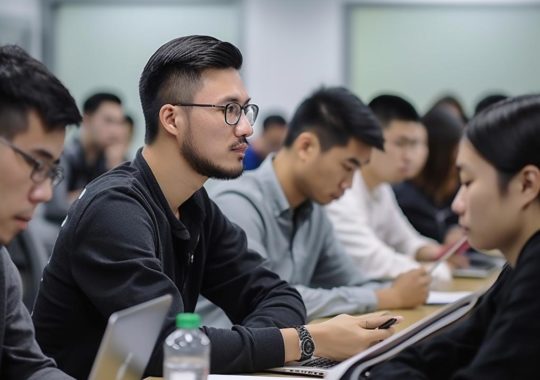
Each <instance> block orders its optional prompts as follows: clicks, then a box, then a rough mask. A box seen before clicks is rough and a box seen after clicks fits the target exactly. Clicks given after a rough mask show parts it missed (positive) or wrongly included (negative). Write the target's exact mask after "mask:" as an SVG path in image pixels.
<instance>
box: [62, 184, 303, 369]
mask: <svg viewBox="0 0 540 380" xmlns="http://www.w3.org/2000/svg"><path fill="white" fill-rule="evenodd" d="M98 197H103V198H106V201H96V202H92V206H91V207H88V209H87V210H86V211H85V212H84V216H83V217H82V218H81V219H80V221H79V223H78V225H77V227H76V232H75V233H74V234H72V235H71V239H70V242H69V246H71V247H73V249H72V253H71V256H70V257H71V259H70V260H71V269H72V273H73V277H74V278H75V279H76V281H77V284H78V286H79V287H80V288H81V289H82V290H83V293H84V294H85V295H86V296H87V297H88V298H89V300H90V301H91V302H92V304H93V305H94V306H95V307H96V308H97V309H98V310H99V311H100V312H101V313H102V315H103V316H104V317H105V318H108V316H109V315H110V314H111V313H112V312H114V311H116V310H120V309H123V308H127V307H129V306H132V305H135V304H138V303H140V302H144V301H147V300H149V299H152V298H154V297H157V296H160V295H163V294H166V293H168V294H172V296H173V305H172V307H171V311H170V312H169V315H168V316H167V319H166V321H165V324H164V327H163V330H162V333H161V335H160V337H159V338H158V341H157V343H156V347H155V349H154V352H153V354H152V357H151V359H150V362H149V364H148V367H147V371H146V375H154V376H160V375H161V373H162V363H163V348H162V346H163V342H164V339H165V337H166V336H167V335H168V334H169V333H171V332H172V331H173V330H174V329H175V325H174V317H175V315H176V313H179V312H182V311H184V310H185V306H184V301H183V297H185V296H186V295H187V293H189V292H190V291H191V290H190V289H185V288H184V285H183V284H181V283H178V282H179V281H180V280H178V279H177V280H176V281H175V280H173V279H172V278H171V277H170V276H169V275H167V274H166V273H165V269H164V268H163V267H162V261H161V260H160V258H158V257H157V254H156V250H157V246H158V245H159V244H160V242H159V238H158V233H159V231H156V228H155V225H154V224H153V221H152V217H151V216H149V215H150V214H149V213H148V210H145V208H144V207H143V206H142V205H141V204H140V203H138V202H136V201H134V199H133V197H132V196H131V195H129V194H125V193H123V192H118V191H115V190H110V191H108V192H107V194H105V195H99V196H98ZM206 212H207V222H205V227H204V231H203V234H202V235H201V236H202V237H201V242H200V243H199V244H200V245H201V247H202V248H201V249H203V251H206V253H205V254H206V255H207V256H206V257H205V260H206V262H205V263H204V265H203V266H202V273H194V274H193V273H190V275H194V276H199V275H200V276H202V284H203V289H204V292H205V295H207V296H208V297H209V298H210V299H211V300H213V301H214V302H216V303H217V304H218V305H221V306H222V307H224V308H225V309H226V310H227V312H228V313H229V314H230V315H234V316H235V317H234V318H235V319H236V320H239V319H242V320H244V322H245V324H246V326H254V327H246V326H243V327H242V326H235V327H234V328H233V329H232V330H220V329H212V328H204V331H205V332H206V333H207V334H208V336H209V338H210V341H211V347H212V348H211V352H212V354H211V371H212V372H217V373H230V372H247V371H250V372H251V371H257V370H261V369H264V368H267V367H271V366H277V365H281V364H283V360H284V351H283V350H284V348H283V341H282V337H281V333H280V332H279V329H278V328H277V327H282V326H292V325H294V324H301V323H304V321H305V309H304V306H303V303H302V301H301V298H300V296H299V295H298V293H297V292H296V291H295V290H293V289H292V288H290V287H289V286H288V285H287V284H286V283H284V282H283V281H281V280H280V279H279V278H278V277H277V276H276V275H275V274H273V273H271V272H269V271H268V270H266V269H264V268H263V267H262V265H261V260H260V259H259V258H258V256H256V255H254V254H249V253H247V250H246V238H245V235H244V233H243V232H242V231H241V230H239V228H237V227H236V226H235V225H233V224H232V223H230V222H229V221H228V220H227V219H226V218H225V217H224V216H223V215H222V214H221V212H220V211H219V209H217V207H215V206H213V204H212V205H208V210H207V211H206ZM126 226H128V228H126ZM205 245H206V246H205ZM210 252H211V253H210ZM171 254H172V253H171ZM175 254H176V253H175Z"/></svg>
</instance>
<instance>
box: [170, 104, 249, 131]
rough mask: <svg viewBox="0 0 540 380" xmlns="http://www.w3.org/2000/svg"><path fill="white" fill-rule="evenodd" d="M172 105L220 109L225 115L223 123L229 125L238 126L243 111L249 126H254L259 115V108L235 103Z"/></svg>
mask: <svg viewBox="0 0 540 380" xmlns="http://www.w3.org/2000/svg"><path fill="white" fill-rule="evenodd" d="M173 105H174V106H181V107H211V108H219V109H222V110H223V113H224V114H225V123H227V124H229V125H236V124H238V122H239V121H240V117H241V116H242V111H244V114H245V115H246V118H247V120H248V122H249V124H250V125H253V124H255V120H257V115H258V114H259V106H258V105H256V104H246V105H245V106H243V107H242V106H241V105H240V104H238V103H235V102H231V103H227V104H225V105H224V106H218V105H215V104H197V103H176V104H173Z"/></svg>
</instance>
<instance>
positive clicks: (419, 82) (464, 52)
mask: <svg viewBox="0 0 540 380" xmlns="http://www.w3.org/2000/svg"><path fill="white" fill-rule="evenodd" d="M349 9H350V12H348V15H349V19H348V22H349V25H350V31H351V34H350V36H351V37H350V40H349V48H350V50H349V52H350V53H349V54H350V60H349V61H348V62H349V65H350V66H349V69H348V70H347V73H348V77H349V80H348V81H347V82H348V83H350V86H351V88H352V89H353V90H354V91H356V93H357V94H359V95H360V96H362V97H364V98H366V99H371V98H373V97H374V96H376V95H377V94H379V93H381V92H392V93H398V94H402V95H406V96H407V97H409V98H411V99H412V100H413V102H414V103H415V104H416V105H417V106H418V108H419V109H420V110H422V111H425V110H427V109H428V107H430V106H431V104H432V103H433V100H434V99H435V98H437V97H439V96H440V95H442V94H445V93H451V94H456V95H458V98H460V99H461V100H462V102H463V103H464V105H465V108H466V109H467V110H468V112H469V114H472V112H473V105H475V104H476V103H477V101H478V100H480V99H481V98H482V97H483V96H485V95H486V93H487V92H503V93H506V94H510V95H511V94H521V93H527V92H535V91H536V92H538V91H540V76H539V75H538V74H537V70H538V68H539V67H540V42H539V37H540V6H538V5H531V4H527V5H523V4H522V5H519V4H517V5H512V6H510V5H509V4H504V5H489V6H486V5H484V6H480V5H477V4H456V5H432V4H427V5H423V4H416V5H413V6H410V5H408V6H405V5H399V4H393V5H355V6H353V7H350V8H349Z"/></svg>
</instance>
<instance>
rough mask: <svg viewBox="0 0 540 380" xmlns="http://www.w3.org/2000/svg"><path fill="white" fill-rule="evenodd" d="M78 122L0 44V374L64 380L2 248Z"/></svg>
mask: <svg viewBox="0 0 540 380" xmlns="http://www.w3.org/2000/svg"><path fill="white" fill-rule="evenodd" d="M80 119H81V116H80V114H79V111H78V110H77V106H76V104H75V101H74V100H73V98H72V97H71V95H70V94H69V92H68V90H67V89H66V88H65V87H64V86H63V85H62V84H61V83H60V82H59V81H58V79H56V78H55V77H54V76H53V75H52V74H51V73H50V72H49V71H48V70H47V69H46V68H45V66H44V65H42V64H41V63H40V62H38V61H36V60H35V59H33V58H31V57H30V56H29V55H28V54H26V52H24V51H23V50H22V49H21V48H19V47H17V46H3V47H0V195H1V196H0V378H1V379H35V380H37V379H39V380H42V379H46V380H52V379H71V377H70V376H68V375H66V374H64V373H62V372H61V371H60V370H58V369H56V366H55V363H54V361H53V360H51V359H49V358H48V357H46V356H45V355H44V354H43V353H42V351H41V349H40V348H39V346H38V344H37V342H36V340H35V337H34V327H33V326H32V320H31V319H30V315H29V313H28V310H27V309H26V307H25V306H24V305H23V302H22V297H21V280H20V277H19V274H18V273H17V269H16V268H15V266H14V265H13V262H12V261H11V259H10V257H9V253H8V252H7V250H6V249H5V248H4V247H5V245H7V244H8V243H9V242H10V241H11V240H12V239H13V237H14V236H15V235H16V234H17V233H19V232H20V231H22V230H24V229H25V228H26V226H27V225H28V222H29V221H30V219H31V218H32V214H33V213H34V210H35V208H36V206H37V205H38V204H39V203H42V202H46V201H47V200H49V199H50V198H51V194H52V186H53V185H55V184H56V183H58V181H59V180H61V179H62V176H61V172H60V171H59V169H58V163H57V162H58V159H59V157H60V153H61V152H62V148H63V145H64V135H65V127H66V125H67V124H75V123H78V122H79V121H80Z"/></svg>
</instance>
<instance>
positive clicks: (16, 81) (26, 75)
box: [0, 45, 81, 140]
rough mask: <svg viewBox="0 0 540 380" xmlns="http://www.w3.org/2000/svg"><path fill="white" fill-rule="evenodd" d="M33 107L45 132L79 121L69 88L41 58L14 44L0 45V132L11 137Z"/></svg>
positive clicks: (20, 129) (23, 127)
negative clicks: (35, 57)
mask: <svg viewBox="0 0 540 380" xmlns="http://www.w3.org/2000/svg"><path fill="white" fill-rule="evenodd" d="M31 111H35V112H36V113H37V115H38V116H39V118H40V119H41V121H42V122H43V124H44V128H45V130H46V131H47V132H50V131H53V130H57V129H58V130H60V129H64V128H65V127H66V125H71V124H79V123H80V121H81V115H80V113H79V110H78V109H77V104H76V103H75V100H74V99H73V97H72V96H71V94H70V93H69V91H68V90H67V89H66V88H65V87H64V85H62V83H60V81H59V80H58V79H57V78H56V77H55V76H54V75H53V74H52V73H51V72H50V71H49V70H48V69H47V68H46V67H45V65H43V64H42V63H41V62H39V61H37V60H36V59H34V58H32V57H31V56H30V55H28V53H26V52H25V51H24V50H23V49H21V48H20V47H18V46H16V45H6V46H2V47H0V136H2V137H4V138H7V139H8V140H11V139H13V137H15V136H16V135H17V134H19V133H23V132H24V131H26V129H27V128H28V114H29V112H31Z"/></svg>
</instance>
